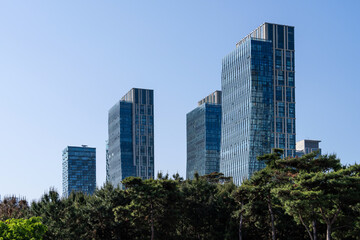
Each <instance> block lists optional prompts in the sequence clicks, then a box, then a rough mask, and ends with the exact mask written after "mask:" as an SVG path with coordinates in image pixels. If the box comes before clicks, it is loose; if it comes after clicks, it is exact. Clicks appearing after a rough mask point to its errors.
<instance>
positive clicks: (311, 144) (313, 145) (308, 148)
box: [296, 139, 321, 157]
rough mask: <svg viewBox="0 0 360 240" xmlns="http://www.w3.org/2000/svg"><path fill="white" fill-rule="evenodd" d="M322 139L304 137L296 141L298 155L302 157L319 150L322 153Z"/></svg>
mask: <svg viewBox="0 0 360 240" xmlns="http://www.w3.org/2000/svg"><path fill="white" fill-rule="evenodd" d="M320 142H321V141H320V140H310V139H304V140H301V141H298V142H296V156H297V157H301V156H303V155H305V154H308V153H312V152H315V151H319V154H321V148H320V147H319V143H320Z"/></svg>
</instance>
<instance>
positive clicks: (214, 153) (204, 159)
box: [186, 91, 221, 179]
mask: <svg viewBox="0 0 360 240" xmlns="http://www.w3.org/2000/svg"><path fill="white" fill-rule="evenodd" d="M186 139H187V161H186V178H187V179H193V177H194V174H195V173H196V172H197V173H199V175H206V174H210V173H212V172H219V171H220V140H221V91H215V92H214V93H212V94H210V95H209V96H207V97H206V98H204V99H202V100H201V101H199V102H198V107H197V108H195V109H194V110H192V111H191V112H189V113H188V114H187V115H186Z"/></svg>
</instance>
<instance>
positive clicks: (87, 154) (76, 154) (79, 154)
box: [62, 145, 96, 197]
mask: <svg viewBox="0 0 360 240" xmlns="http://www.w3.org/2000/svg"><path fill="white" fill-rule="evenodd" d="M62 159H63V161H62V176H63V197H68V196H69V195H70V193H71V192H73V191H74V192H83V193H86V194H93V193H94V191H95V188H96V149H95V148H91V147H87V146H86V145H82V147H73V146H67V147H66V148H65V149H64V150H63V152H62Z"/></svg>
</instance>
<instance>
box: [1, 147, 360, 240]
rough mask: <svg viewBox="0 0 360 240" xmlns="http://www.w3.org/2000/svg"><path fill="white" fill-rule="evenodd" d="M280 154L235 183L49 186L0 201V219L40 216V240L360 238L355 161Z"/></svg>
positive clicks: (163, 178)
mask: <svg viewBox="0 0 360 240" xmlns="http://www.w3.org/2000/svg"><path fill="white" fill-rule="evenodd" d="M281 155H282V151H281V150H277V149H275V150H274V152H273V153H271V154H267V155H264V156H262V157H260V158H259V160H260V161H265V162H266V168H265V169H263V170H261V171H258V172H256V173H255V174H254V175H253V176H252V178H250V179H249V180H245V181H244V182H243V184H242V185H241V186H240V187H236V186H235V185H234V184H233V183H232V181H231V179H229V178H226V177H223V175H222V174H220V173H213V174H210V175H206V176H202V177H200V176H199V175H197V174H196V175H195V178H194V180H183V179H182V178H181V177H180V176H179V175H174V176H172V178H169V176H168V175H162V174H159V175H158V178H157V179H156V180H153V179H150V180H141V179H139V178H135V177H130V178H127V179H125V180H124V181H123V184H124V186H125V190H121V189H119V188H114V187H113V186H112V185H110V184H106V185H104V186H103V187H102V188H100V189H98V190H97V191H96V192H95V193H94V194H93V195H92V196H88V195H84V194H82V193H73V194H71V195H70V196H69V197H68V198H60V197H59V194H58V193H57V192H56V191H55V190H50V191H49V192H48V193H46V194H44V195H43V196H42V198H41V199H40V200H39V201H37V202H33V203H32V204H31V206H30V207H21V208H20V207H19V205H17V207H14V208H15V209H16V211H15V210H14V211H9V210H8V209H9V201H8V202H7V203H8V204H7V205H6V204H4V201H3V202H1V203H0V220H5V219H6V218H13V217H14V216H15V215H13V213H14V212H16V213H17V214H16V217H23V218H29V217H33V216H37V217H41V219H42V222H43V224H44V225H45V226H46V227H47V232H46V233H45V235H44V239H134V240H137V239H138V240H140V239H141V240H143V239H151V240H154V239H158V240H163V239H164V240H165V239H166V240H168V239H174V240H176V239H182V240H205V239H206V240H223V239H240V240H243V239H272V240H275V239H294V240H302V239H312V240H317V239H327V240H330V239H343V240H344V239H345V240H346V239H349V240H350V239H360V165H357V164H355V165H352V166H342V165H341V164H340V161H339V160H338V159H337V158H336V157H335V156H334V155H330V156H327V155H325V156H320V157H317V156H316V153H313V154H309V155H305V156H303V157H301V158H294V159H286V160H283V159H281ZM15 205H16V204H15ZM10 208H11V207H10ZM3 209H7V210H6V211H5V210H3ZM10 212H11V214H8V213H10Z"/></svg>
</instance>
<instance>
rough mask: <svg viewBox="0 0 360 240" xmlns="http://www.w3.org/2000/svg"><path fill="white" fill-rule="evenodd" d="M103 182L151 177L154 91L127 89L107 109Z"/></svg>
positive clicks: (119, 183)
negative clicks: (104, 174)
mask: <svg viewBox="0 0 360 240" xmlns="http://www.w3.org/2000/svg"><path fill="white" fill-rule="evenodd" d="M108 134H109V139H108V143H107V155H106V180H107V181H108V182H110V183H111V184H113V185H114V186H117V185H121V181H122V180H123V179H124V178H126V177H130V176H136V177H141V178H142V179H149V178H154V92H153V90H149V89H139V88H133V89H131V90H130V91H129V92H128V93H127V94H125V96H123V97H122V98H121V100H120V101H119V102H118V103H116V104H115V105H114V106H113V107H112V108H111V109H110V110H109V118H108Z"/></svg>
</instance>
